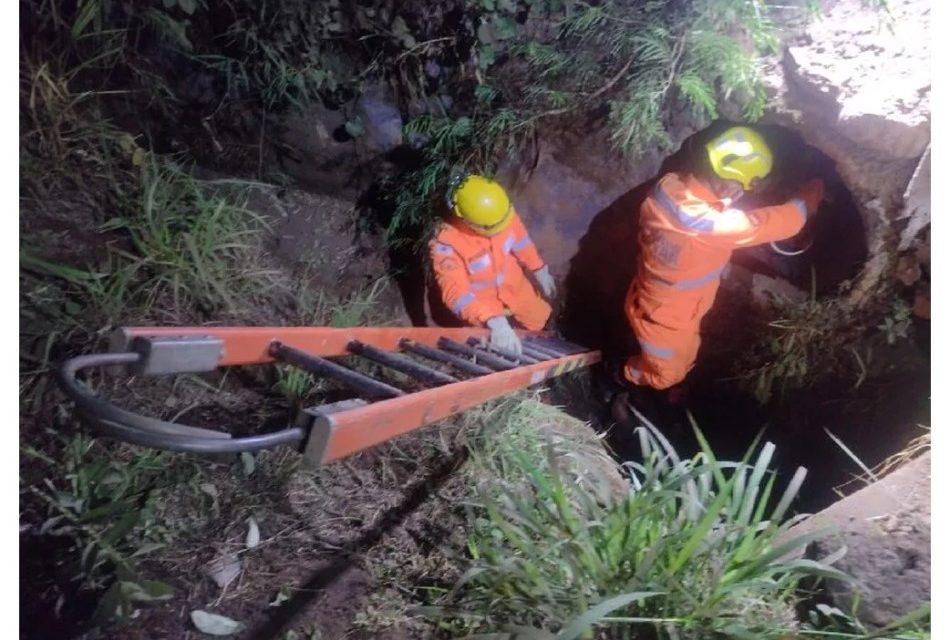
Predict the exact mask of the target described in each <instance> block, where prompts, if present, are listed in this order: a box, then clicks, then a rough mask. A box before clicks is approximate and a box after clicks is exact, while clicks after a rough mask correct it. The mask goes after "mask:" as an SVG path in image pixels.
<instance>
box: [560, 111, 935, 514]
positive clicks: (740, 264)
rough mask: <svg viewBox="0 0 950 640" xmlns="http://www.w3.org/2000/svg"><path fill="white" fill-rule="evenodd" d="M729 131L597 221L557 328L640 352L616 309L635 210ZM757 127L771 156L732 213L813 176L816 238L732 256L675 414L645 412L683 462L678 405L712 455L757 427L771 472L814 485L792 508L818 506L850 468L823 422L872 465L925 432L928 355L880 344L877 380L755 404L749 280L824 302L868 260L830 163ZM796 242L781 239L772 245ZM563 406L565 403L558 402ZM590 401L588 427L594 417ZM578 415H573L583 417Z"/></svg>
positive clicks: (764, 316) (689, 445) (611, 427)
mask: <svg viewBox="0 0 950 640" xmlns="http://www.w3.org/2000/svg"><path fill="white" fill-rule="evenodd" d="M730 124H731V123H728V122H717V123H715V124H714V125H713V126H711V127H709V128H708V129H706V130H704V131H701V132H699V133H697V134H695V135H694V136H692V137H690V138H688V139H687V140H686V141H685V142H684V143H683V145H682V146H681V148H680V149H679V150H678V151H676V152H675V153H674V154H672V155H671V156H670V157H668V158H667V159H666V161H665V162H664V163H663V165H662V168H661V171H660V172H659V174H658V175H657V176H656V177H654V178H653V179H651V180H649V181H647V182H646V183H644V184H641V185H639V186H637V187H636V188H634V189H632V190H631V191H629V192H627V193H626V194H624V195H623V196H621V197H620V198H618V199H617V200H616V201H614V202H613V203H612V204H611V205H610V206H608V207H607V208H606V209H604V210H603V211H602V212H600V213H599V214H598V215H596V216H595V217H594V219H593V220H592V222H591V224H590V226H589V228H588V230H587V233H586V234H585V235H584V237H583V238H582V239H581V240H580V242H579V246H578V251H577V253H576V255H575V256H574V258H573V259H572V261H571V265H570V270H569V273H568V276H567V279H566V282H565V290H566V291H565V301H564V304H563V306H562V313H561V316H560V318H559V329H560V330H561V331H562V332H563V333H564V335H565V336H566V337H567V338H568V339H570V340H572V341H575V342H578V343H580V344H585V345H588V346H590V347H593V348H599V349H602V350H603V351H604V354H605V356H606V357H613V358H616V357H623V356H626V355H630V354H632V353H635V352H636V351H637V350H638V349H639V346H638V345H637V342H636V340H635V338H634V336H633V334H632V331H631V329H630V326H629V324H628V322H627V319H626V318H625V316H624V311H623V303H624V298H625V296H626V293H627V288H628V286H629V284H630V282H631V281H632V279H633V278H634V275H635V270H636V262H637V225H638V217H639V208H640V205H641V203H642V202H643V200H644V198H645V197H646V196H647V195H648V194H649V192H650V190H651V189H652V188H653V187H654V185H655V183H656V181H657V180H658V179H659V178H660V177H662V176H663V175H665V174H666V173H668V172H671V171H685V170H688V169H689V166H690V162H691V157H692V154H694V153H695V152H696V150H698V149H702V148H703V145H704V143H705V142H706V141H707V140H709V139H710V138H711V137H713V136H715V135H716V134H717V133H719V132H720V131H722V130H723V129H724V128H725V127H727V126H730ZM758 129H759V130H760V131H761V132H762V134H763V137H765V139H766V141H767V142H768V143H769V145H770V147H771V148H772V150H773V153H774V157H775V163H774V168H773V172H772V177H771V179H770V180H769V181H768V183H767V184H766V185H765V189H764V190H763V191H762V192H761V193H758V194H756V195H755V196H750V195H747V196H745V197H743V198H742V200H740V201H739V202H738V203H737V206H739V207H740V208H745V209H749V208H755V207H758V206H767V205H772V204H779V203H781V202H784V201H786V200H787V199H788V198H789V197H791V195H793V194H794V190H795V189H796V188H797V187H798V186H799V185H800V184H801V183H803V182H804V181H805V180H807V179H809V178H812V177H820V178H822V179H823V180H824V182H825V186H826V195H827V197H826V201H825V202H824V203H823V204H822V205H821V208H820V209H819V212H818V215H817V216H816V217H815V218H814V222H813V225H814V226H813V228H812V229H811V231H812V239H813V241H812V244H811V245H810V247H809V248H808V250H807V251H805V252H804V253H803V254H801V255H798V256H783V255H779V254H778V253H776V252H775V251H774V250H773V249H772V248H771V247H770V246H769V245H764V246H757V247H748V248H743V249H739V250H736V251H735V252H734V253H733V256H732V259H731V261H730V268H729V271H728V272H727V273H726V274H724V277H723V282H722V285H721V286H720V289H719V291H718V293H717V296H716V301H715V304H714V305H713V307H712V309H711V311H710V312H709V314H708V315H707V316H706V317H705V319H704V321H703V323H702V328H701V335H702V346H701V347H700V351H699V355H698V358H697V361H696V365H695V367H694V368H693V369H692V371H691V372H690V373H689V375H688V376H687V379H686V384H687V385H688V389H689V391H688V400H687V403H686V405H685V407H677V408H671V407H668V406H665V405H663V403H660V405H659V406H656V407H646V409H647V410H645V411H644V414H645V415H646V416H647V417H648V418H649V419H651V420H652V421H654V423H655V424H656V425H657V426H658V427H659V428H660V429H661V430H663V431H664V432H665V433H666V434H667V435H668V437H670V439H671V440H672V441H673V442H674V444H675V445H676V446H677V447H678V448H679V449H680V451H681V453H683V454H692V453H695V452H697V451H698V450H699V448H698V443H697V442H696V439H695V436H694V435H693V433H692V429H691V427H690V422H689V417H687V413H686V412H687V411H688V414H689V416H691V417H692V418H693V419H695V422H696V424H697V425H698V426H699V427H700V428H701V429H702V431H703V433H704V435H705V436H706V438H707V439H708V440H709V441H710V444H711V445H712V447H713V451H715V452H716V454H717V456H720V457H721V459H730V460H739V459H741V458H742V456H743V455H744V454H745V453H746V450H747V449H748V447H749V446H750V445H751V444H752V442H753V441H754V439H755V437H756V435H758V434H759V433H760V432H762V431H763V430H764V433H763V438H764V439H765V440H770V441H772V442H774V443H775V444H776V445H777V456H776V459H775V464H777V465H778V470H779V472H780V475H781V476H783V477H786V479H787V478H788V477H790V475H791V474H792V473H793V472H794V470H795V468H797V467H798V466H799V465H801V466H804V467H806V468H808V469H809V472H810V473H809V475H810V479H809V481H808V482H807V483H806V485H805V487H804V489H803V492H802V494H801V497H800V501H799V505H798V507H799V508H800V509H804V510H817V509H820V508H823V507H824V506H827V505H828V504H830V503H831V502H833V501H834V500H835V499H836V497H837V494H836V493H835V491H834V489H835V487H836V486H838V485H840V484H842V483H844V482H846V481H848V480H849V479H850V478H851V477H852V476H853V475H856V474H859V473H860V469H859V468H858V467H856V466H855V464H854V463H853V462H852V461H851V460H850V458H849V457H848V455H847V454H846V453H845V452H844V451H842V450H840V449H839V448H838V447H837V445H835V444H834V443H833V441H832V440H831V439H830V438H829V437H828V435H827V434H826V433H825V429H826V428H827V429H829V430H831V431H833V432H834V433H836V434H837V435H838V436H839V437H840V438H841V439H842V440H843V441H844V442H846V443H847V444H848V445H849V446H850V447H851V448H852V452H853V453H855V454H856V455H857V456H858V457H859V458H861V459H862V461H864V462H865V463H866V464H868V465H869V466H873V465H874V464H877V463H879V462H881V461H882V460H884V459H885V458H886V457H887V456H889V455H891V454H893V453H895V452H897V451H900V450H901V449H902V448H903V447H904V446H905V445H906V443H907V442H908V441H909V440H911V439H913V437H915V436H918V435H921V432H920V430H919V429H917V428H916V425H918V424H929V353H926V354H925V353H922V352H921V350H920V349H917V348H916V347H912V349H913V353H898V352H896V351H895V350H893V349H890V350H889V349H887V348H884V349H883V350H881V352H880V353H878V354H877V355H876V357H877V358H879V360H883V361H885V362H889V361H890V360H893V365H886V366H882V367H880V371H878V372H877V374H875V375H872V376H871V377H870V379H868V380H867V381H865V382H863V383H860V384H858V385H857V386H856V385H855V381H854V379H853V378H848V379H841V380H836V381H835V382H833V383H831V384H828V385H822V386H817V387H807V388H805V389H801V390H797V391H792V392H790V393H788V394H785V395H783V396H781V397H779V398H773V399H771V400H770V401H768V402H767V403H764V404H763V403H761V402H760V401H759V400H757V399H756V398H755V397H754V395H753V393H751V392H750V391H749V390H747V388H745V387H743V386H742V385H740V384H739V381H738V380H737V377H736V364H737V359H738V358H739V357H740V356H741V355H742V354H743V353H744V352H745V351H746V350H747V349H748V347H749V344H750V341H751V340H755V339H757V337H759V336H761V335H762V332H763V331H767V330H768V329H767V325H768V322H769V321H770V320H772V319H774V318H773V317H770V314H769V312H767V311H764V310H763V308H762V305H761V304H757V303H756V300H755V299H754V296H753V295H752V284H753V282H755V281H759V282H761V281H762V280H761V279H762V278H763V277H764V278H766V280H765V282H768V283H771V286H772V287H773V288H776V289H778V290H779V291H780V292H781V290H782V289H783V287H784V288H788V286H789V285H790V286H791V287H793V288H794V290H798V292H799V295H801V296H803V297H805V298H808V297H811V296H813V297H814V299H816V300H819V301H821V300H827V301H830V302H831V303H832V304H833V300H834V299H835V297H836V296H837V295H839V286H840V285H841V284H842V283H845V282H846V281H848V280H850V279H852V278H854V277H855V276H857V275H858V274H859V272H860V271H861V269H862V267H863V265H864V263H865V262H866V260H867V259H868V256H869V254H868V247H867V241H866V232H865V228H864V223H863V219H862V216H861V213H860V211H859V209H858V207H857V204H856V203H855V201H854V199H853V198H852V196H851V193H850V192H849V190H848V188H847V186H846V185H845V184H844V182H843V181H842V179H841V178H840V176H839V175H838V173H837V172H836V170H835V165H834V162H833V160H832V159H831V158H829V157H828V156H827V155H825V154H823V153H822V152H820V151H819V150H817V149H815V148H814V147H811V146H809V145H807V144H806V143H805V142H804V141H803V139H802V138H801V136H800V135H799V134H798V133H797V132H795V131H792V130H790V129H787V128H783V127H776V126H765V127H759V128H758ZM802 236H804V234H802ZM802 236H800V237H802ZM792 246H793V245H792V244H791V243H781V244H780V246H779V248H781V249H788V248H792ZM927 330H929V327H928V329H927ZM905 349H906V347H905ZM565 404H567V405H568V406H571V404H573V403H572V402H571V401H570V400H567V401H566V402H565ZM589 406H590V405H589V404H588V411H587V413H588V415H587V416H586V417H585V419H589V418H590V415H589ZM599 410H600V412H601V413H600V416H599V417H597V418H595V425H599V428H602V429H605V430H606V432H607V439H608V443H609V444H610V445H611V448H612V449H613V450H614V451H615V452H616V454H617V455H618V457H620V458H621V459H633V458H636V457H637V456H638V454H639V449H638V445H637V442H636V439H635V438H633V437H632V434H631V433H630V429H629V427H628V426H624V424H616V423H615V421H614V420H613V419H612V417H611V416H610V411H609V408H607V407H605V406H602V407H600V409H599ZM582 412H583V410H581V411H579V412H578V417H584V416H583V415H581V413H582Z"/></svg>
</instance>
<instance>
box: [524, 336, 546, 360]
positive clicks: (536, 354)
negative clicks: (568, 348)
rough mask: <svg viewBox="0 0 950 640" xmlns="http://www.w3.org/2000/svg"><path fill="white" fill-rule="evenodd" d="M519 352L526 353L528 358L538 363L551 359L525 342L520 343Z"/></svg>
mask: <svg viewBox="0 0 950 640" xmlns="http://www.w3.org/2000/svg"><path fill="white" fill-rule="evenodd" d="M521 350H522V351H523V352H524V353H526V354H527V355H528V356H530V357H532V358H534V359H535V360H537V361H538V362H544V361H545V360H550V359H551V358H552V356H551V355H549V354H547V353H542V352H540V351H538V350H537V349H535V348H534V347H533V346H531V345H530V344H528V343H527V342H525V341H523V340H522V342H521Z"/></svg>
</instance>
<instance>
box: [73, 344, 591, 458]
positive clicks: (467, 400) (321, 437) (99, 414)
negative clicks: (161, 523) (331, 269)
mask: <svg viewBox="0 0 950 640" xmlns="http://www.w3.org/2000/svg"><path fill="white" fill-rule="evenodd" d="M518 333H519V335H520V336H521V337H522V340H523V342H524V345H525V346H526V347H527V349H526V354H525V356H523V359H521V360H520V362H514V361H511V360H509V359H508V357H511V356H513V355H514V354H508V353H505V352H493V351H492V350H491V349H490V348H489V347H485V346H482V345H483V344H484V342H483V341H484V340H485V339H486V338H488V331H487V330H483V329H465V328H463V329H442V328H406V327H352V328H344V329H339V328H330V327H128V328H123V329H120V330H118V331H117V332H116V334H115V335H114V336H113V338H114V339H113V347H114V349H113V352H112V353H105V354H92V355H85V356H78V357H75V358H72V359H70V360H67V361H66V362H65V363H64V364H63V365H62V366H61V367H60V368H59V370H58V372H57V378H58V381H59V384H60V386H61V387H62V389H63V390H64V391H65V392H66V395H67V396H68V397H69V398H70V399H71V400H73V401H74V402H75V403H76V406H77V409H78V411H79V413H80V415H81V416H82V417H83V418H84V419H85V420H86V421H87V423H88V424H89V425H90V426H91V427H92V428H93V429H94V430H95V431H96V432H97V433H98V434H99V435H101V436H104V437H107V438H112V439H116V440H122V441H125V442H130V443H132V444H137V445H140V446H147V447H153V448H157V449H166V450H171V451H184V452H192V453H202V454H207V453H237V452H242V451H257V450H261V449H266V448H271V447H275V446H281V445H291V446H295V447H298V448H299V449H300V450H301V451H303V453H304V457H305V458H306V459H307V460H308V461H310V462H312V463H316V464H325V463H328V462H333V461H336V460H339V459H341V458H344V457H346V456H349V455H353V454H355V453H357V452H359V451H362V450H364V449H367V448H369V447H372V446H375V445H377V444H380V443H382V442H386V441H387V440H390V439H392V438H395V437H397V436H399V435H402V434H405V433H408V432H410V431H414V430H416V429H419V428H421V427H424V426H426V425H428V424H431V423H433V422H437V421H439V420H442V419H444V418H447V417H449V416H451V415H454V414H457V413H459V412H461V411H465V410H467V409H470V408H472V407H475V406H478V405H480V404H482V403H484V402H487V401H488V400H491V399H493V398H497V397H500V396H504V395H506V394H509V393H512V392H514V391H517V390H518V389H523V388H527V387H529V386H532V385H535V384H538V383H540V382H543V381H545V380H548V379H549V378H552V377H555V376H558V375H561V374H563V373H567V372H568V371H572V370H574V369H577V368H580V367H586V366H590V365H592V364H594V363H596V362H598V361H599V360H600V357H601V356H600V352H598V351H586V350H584V348H583V347H579V346H578V345H573V344H570V343H567V342H564V341H562V340H559V339H557V338H555V337H554V336H551V335H550V334H547V333H544V332H527V331H519V332H518ZM529 345H531V346H529ZM403 354H413V355H416V356H422V357H424V358H426V359H429V360H434V361H436V362H438V363H439V364H440V365H441V366H442V367H443V368H448V369H450V370H452V374H453V375H450V374H449V373H443V372H442V371H440V370H438V369H434V368H432V367H430V366H427V365H425V364H422V363H420V362H417V361H416V360H414V359H412V358H410V357H408V355H403ZM339 356H351V357H359V358H365V359H366V360H367V361H369V362H375V363H377V364H381V365H383V367H384V371H385V368H386V367H388V368H390V369H393V370H396V371H400V370H401V371H402V372H403V373H405V374H408V375H410V376H411V377H413V378H415V379H416V380H417V381H419V382H422V383H423V385H424V386H426V387H427V388H423V389H421V390H413V391H403V390H401V389H398V388H396V387H394V386H392V385H388V384H386V383H385V382H383V381H382V380H377V379H376V378H375V377H371V376H368V375H366V374H363V373H359V372H358V371H355V370H353V369H349V368H347V367H344V366H342V365H340V364H337V363H336V362H333V361H331V360H328V359H327V358H331V357H339ZM505 356H508V357H505ZM539 360H540V361H539ZM274 362H276V363H281V362H283V363H285V364H289V365H291V366H296V367H298V368H301V369H303V370H305V371H310V372H312V373H316V374H318V375H321V376H327V377H328V378H330V379H335V380H337V381H339V382H342V383H343V384H344V385H346V386H348V387H350V388H351V389H355V390H356V391H357V392H358V393H359V394H361V395H363V396H364V397H366V398H367V399H368V400H371V401H364V400H362V399H359V398H353V399H351V400H345V401H341V402H337V403H334V404H333V405H332V410H331V405H323V406H320V407H311V408H308V409H305V410H302V411H301V412H300V413H299V414H298V416H297V418H296V421H295V422H293V423H292V424H288V425H287V426H286V428H283V429H279V430H277V431H273V432H270V433H264V434H257V435H253V436H242V437H233V436H232V435H231V434H230V433H228V432H226V431H224V430H218V429H208V428H199V427H192V426H188V425H184V424H179V423H173V422H165V421H162V420H159V419H156V418H151V417H147V416H143V415H139V414H137V413H133V412H131V411H128V410H126V409H123V408H120V407H118V406H116V405H114V404H112V403H111V402H109V401H108V400H106V399H103V398H101V397H98V396H97V395H96V394H95V393H93V392H92V391H91V390H90V389H88V388H87V387H86V386H85V385H84V384H83V383H82V382H80V380H79V374H80V372H81V371H83V370H86V369H91V368H97V367H108V368H111V369H112V370H115V369H123V370H127V371H129V372H130V373H132V374H135V375H143V376H151V375H170V374H179V373H187V372H209V371H213V370H215V369H217V368H219V367H226V366H238V365H247V364H266V363H274ZM486 365H487V366H486ZM457 372H461V374H464V375H460V374H459V373H457ZM456 376H458V377H456Z"/></svg>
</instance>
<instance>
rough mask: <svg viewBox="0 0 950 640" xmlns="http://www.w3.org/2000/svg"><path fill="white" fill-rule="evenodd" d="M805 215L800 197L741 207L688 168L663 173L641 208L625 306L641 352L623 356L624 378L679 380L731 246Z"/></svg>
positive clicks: (789, 230) (758, 239) (789, 227)
mask: <svg viewBox="0 0 950 640" xmlns="http://www.w3.org/2000/svg"><path fill="white" fill-rule="evenodd" d="M807 217H808V212H807V209H806V207H805V203H804V202H803V201H802V200H800V199H798V198H795V199H792V200H791V201H789V202H787V203H785V204H782V205H778V206H774V207H762V208H759V209H752V210H749V211H743V210H741V209H736V208H734V207H731V206H730V203H728V202H725V201H722V200H720V199H718V198H717V197H716V195H715V194H714V193H712V191H710V190H709V189H708V188H706V187H705V186H704V185H703V184H702V183H701V182H700V181H699V180H697V179H696V178H695V177H694V176H692V175H689V174H676V173H671V174H668V175H666V176H664V177H663V178H662V179H661V180H660V181H659V183H658V184H657V185H656V187H655V188H654V190H653V191H652V193H651V194H650V196H648V197H647V198H646V200H645V201H644V202H643V205H642V207H641V209H640V231H639V245H640V256H639V265H638V272H637V277H636V278H635V279H634V281H633V283H631V285H630V288H629V290H628V292H627V299H626V304H625V311H626V314H627V319H628V320H629V321H630V325H631V327H632V328H633V332H634V334H635V335H636V337H637V341H638V342H639V343H640V347H641V350H642V353H641V354H640V355H639V356H635V357H633V358H631V359H630V360H628V361H627V366H626V367H625V375H626V377H627V379H628V380H630V381H631V382H633V383H635V384H644V385H648V386H651V387H654V388H657V389H665V388H667V387H670V386H673V385H674V384H677V383H678V382H680V381H681V380H682V379H683V378H684V377H685V376H686V374H687V373H688V372H689V370H690V369H691V368H692V366H693V364H694V363H695V361H696V354H697V352H698V351H699V342H700V340H699V323H700V320H702V318H703V316H704V315H705V314H706V312H708V311H709V309H710V307H711V306H712V303H713V300H714V298H715V296H716V291H717V290H718V289H719V280H720V275H721V274H722V271H723V269H725V267H726V264H727V263H728V262H729V258H730V257H731V255H732V251H733V249H736V248H738V247H747V246H752V245H757V244H762V243H765V242H770V241H774V240H782V239H785V238H789V237H791V236H794V235H795V234H797V233H798V232H799V231H800V230H801V229H802V227H803V226H804V224H805V221H806V219H807Z"/></svg>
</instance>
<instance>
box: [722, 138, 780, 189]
mask: <svg viewBox="0 0 950 640" xmlns="http://www.w3.org/2000/svg"><path fill="white" fill-rule="evenodd" d="M706 151H707V152H708V153H709V164H710V165H712V169H713V171H714V172H715V173H716V175H717V176H719V177H720V178H723V179H724V180H735V181H737V182H740V183H742V188H743V189H745V190H746V191H748V190H749V189H751V188H752V183H753V181H755V180H761V179H762V178H764V177H765V176H767V175H769V172H771V171H772V150H771V149H769V146H768V145H767V144H765V140H763V139H762V136H760V135H759V134H758V133H757V132H755V131H753V130H752V129H750V128H749V127H731V128H729V129H726V130H725V131H724V132H723V133H721V134H719V135H718V136H716V138H715V139H713V141H712V142H710V143H709V144H707V145H706Z"/></svg>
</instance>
